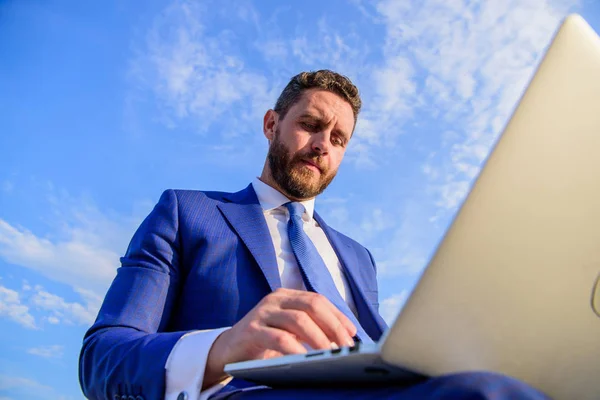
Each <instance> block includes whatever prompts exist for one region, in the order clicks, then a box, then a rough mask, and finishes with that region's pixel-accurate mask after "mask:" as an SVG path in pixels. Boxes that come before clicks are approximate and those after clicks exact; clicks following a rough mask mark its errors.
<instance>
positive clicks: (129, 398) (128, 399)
mask: <svg viewBox="0 0 600 400" xmlns="http://www.w3.org/2000/svg"><path fill="white" fill-rule="evenodd" d="M127 400H135V397H133V396H127Z"/></svg>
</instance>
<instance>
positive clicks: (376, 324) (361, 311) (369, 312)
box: [314, 212, 385, 340]
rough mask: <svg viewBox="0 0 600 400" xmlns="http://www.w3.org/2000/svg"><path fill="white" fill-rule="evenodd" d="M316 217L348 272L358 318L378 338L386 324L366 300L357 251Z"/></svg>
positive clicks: (370, 334)
mask: <svg viewBox="0 0 600 400" xmlns="http://www.w3.org/2000/svg"><path fill="white" fill-rule="evenodd" d="M314 218H315V220H316V221H317V222H318V223H319V225H320V226H321V228H322V229H323V232H325V235H326V236H327V239H329V243H331V246H332V247H333V250H334V251H335V253H336V254H337V256H338V259H339V260H340V263H341V264H342V266H343V267H344V268H343V270H344V272H345V273H346V279H347V280H348V284H349V285H350V289H351V291H352V295H353V297H354V303H355V305H356V311H357V312H358V320H359V321H360V323H361V325H362V326H363V328H364V330H365V331H366V332H367V333H368V334H369V336H370V337H371V339H373V340H378V339H379V337H381V335H382V334H383V331H384V330H385V326H383V325H382V324H381V323H380V317H379V315H378V313H377V311H376V310H375V309H374V308H373V307H372V306H371V304H370V303H369V302H367V301H366V297H365V294H364V291H363V285H361V284H362V282H361V281H360V280H359V277H360V273H359V271H358V268H360V266H359V265H358V262H357V259H356V251H355V250H354V249H353V248H352V246H351V245H350V244H348V243H346V242H344V241H342V240H341V239H340V237H339V235H338V234H337V233H336V232H335V231H334V230H333V229H331V228H330V227H329V226H328V225H327V224H326V223H325V221H323V219H322V218H321V217H320V216H319V215H318V214H317V213H316V212H315V213H314Z"/></svg>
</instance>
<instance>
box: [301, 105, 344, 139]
mask: <svg viewBox="0 0 600 400" xmlns="http://www.w3.org/2000/svg"><path fill="white" fill-rule="evenodd" d="M298 118H299V119H305V118H307V119H312V120H314V121H316V122H317V123H319V124H322V123H323V116H322V115H321V114H316V115H315V114H313V113H310V112H308V111H306V112H304V113H303V114H301V115H300V116H299V117H298ZM333 133H335V134H336V135H340V136H342V137H343V138H344V139H345V140H348V139H350V137H351V136H352V134H347V133H345V132H344V131H343V130H342V129H340V128H335V129H333Z"/></svg>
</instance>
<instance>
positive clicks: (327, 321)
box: [281, 292, 356, 346]
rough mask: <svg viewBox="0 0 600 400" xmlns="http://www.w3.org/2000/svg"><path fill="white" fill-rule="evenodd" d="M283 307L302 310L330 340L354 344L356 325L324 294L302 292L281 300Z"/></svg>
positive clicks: (339, 343) (345, 344)
mask: <svg viewBox="0 0 600 400" xmlns="http://www.w3.org/2000/svg"><path fill="white" fill-rule="evenodd" d="M281 308H283V309H295V310H301V311H304V312H305V313H307V314H308V315H309V316H310V317H311V318H312V320H313V321H314V322H316V323H317V325H319V327H320V328H321V329H322V330H323V332H324V333H325V334H326V335H327V336H328V337H329V339H330V341H332V342H335V343H337V344H338V345H339V346H352V345H353V344H354V340H353V339H352V337H353V336H354V335H355V334H356V327H355V326H354V324H352V322H351V321H350V320H349V319H348V318H347V317H346V316H345V315H344V313H342V312H341V311H339V310H338V309H337V308H336V307H335V306H334V305H333V304H331V302H330V301H329V300H328V299H327V298H325V297H324V296H322V295H320V294H317V293H312V292H301V294H299V295H297V296H294V297H288V298H285V299H282V300H281Z"/></svg>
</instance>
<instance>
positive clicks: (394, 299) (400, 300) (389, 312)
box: [379, 289, 408, 325]
mask: <svg viewBox="0 0 600 400" xmlns="http://www.w3.org/2000/svg"><path fill="white" fill-rule="evenodd" d="M407 298H408V290H406V289H405V290H403V291H401V292H400V293H398V294H395V295H393V296H390V297H388V298H387V299H384V300H383V301H382V302H381V304H380V305H379V310H380V312H379V313H380V314H381V317H382V318H383V319H384V320H385V322H386V323H387V324H388V325H391V324H392V323H393V322H394V319H395V318H396V316H397V315H398V313H399V312H400V310H401V309H402V307H403V306H404V303H405V302H406V299H407Z"/></svg>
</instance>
